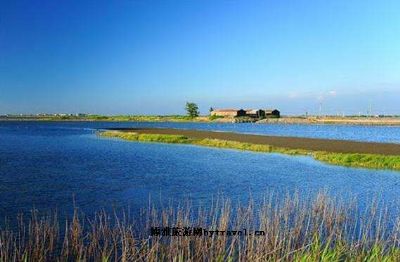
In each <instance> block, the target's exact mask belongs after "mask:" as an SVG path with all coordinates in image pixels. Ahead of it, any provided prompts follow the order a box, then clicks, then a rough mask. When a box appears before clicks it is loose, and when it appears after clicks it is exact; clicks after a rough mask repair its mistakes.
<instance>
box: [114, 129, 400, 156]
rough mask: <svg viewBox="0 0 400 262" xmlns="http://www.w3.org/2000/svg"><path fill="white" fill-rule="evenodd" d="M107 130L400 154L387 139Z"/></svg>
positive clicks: (338, 150) (290, 146)
mask: <svg viewBox="0 0 400 262" xmlns="http://www.w3.org/2000/svg"><path fill="white" fill-rule="evenodd" d="M109 130H119V131H126V132H136V133H141V134H169V135H184V136H187V137H191V138H196V139H203V138H212V139H221V140H231V141H238V142H244V143H252V144H262V145H272V146H276V147H285V148H290V149H304V150H310V151H326V152H335V153H363V154H380V155H400V145H399V144H389V143H373V142H356V141H346V140H330V139H318V138H302V137H285V136H264V135H250V134H239V133H232V132H215V131H200V130H186V129H172V128H110V129H109Z"/></svg>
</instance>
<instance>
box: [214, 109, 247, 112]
mask: <svg viewBox="0 0 400 262" xmlns="http://www.w3.org/2000/svg"><path fill="white" fill-rule="evenodd" d="M239 110H240V109H214V110H213V112H237V111H239Z"/></svg>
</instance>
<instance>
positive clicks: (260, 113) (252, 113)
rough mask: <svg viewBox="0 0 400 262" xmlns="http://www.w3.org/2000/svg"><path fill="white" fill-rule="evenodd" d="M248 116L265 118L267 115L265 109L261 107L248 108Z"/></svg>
mask: <svg viewBox="0 0 400 262" xmlns="http://www.w3.org/2000/svg"><path fill="white" fill-rule="evenodd" d="M246 116H248V117H253V118H264V117H265V111H264V110H261V109H258V110H257V109H247V110H246Z"/></svg>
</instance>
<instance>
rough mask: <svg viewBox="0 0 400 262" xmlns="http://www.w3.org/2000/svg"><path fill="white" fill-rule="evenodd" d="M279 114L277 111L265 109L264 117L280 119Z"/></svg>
mask: <svg viewBox="0 0 400 262" xmlns="http://www.w3.org/2000/svg"><path fill="white" fill-rule="evenodd" d="M280 116H281V112H279V110H277V109H265V117H280Z"/></svg>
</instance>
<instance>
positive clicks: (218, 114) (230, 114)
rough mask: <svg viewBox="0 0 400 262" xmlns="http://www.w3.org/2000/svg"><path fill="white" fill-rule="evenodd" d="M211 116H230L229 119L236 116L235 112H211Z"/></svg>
mask: <svg viewBox="0 0 400 262" xmlns="http://www.w3.org/2000/svg"><path fill="white" fill-rule="evenodd" d="M211 115H212V116H231V117H235V116H237V115H238V112H237V111H232V112H231V111H212V112H211Z"/></svg>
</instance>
